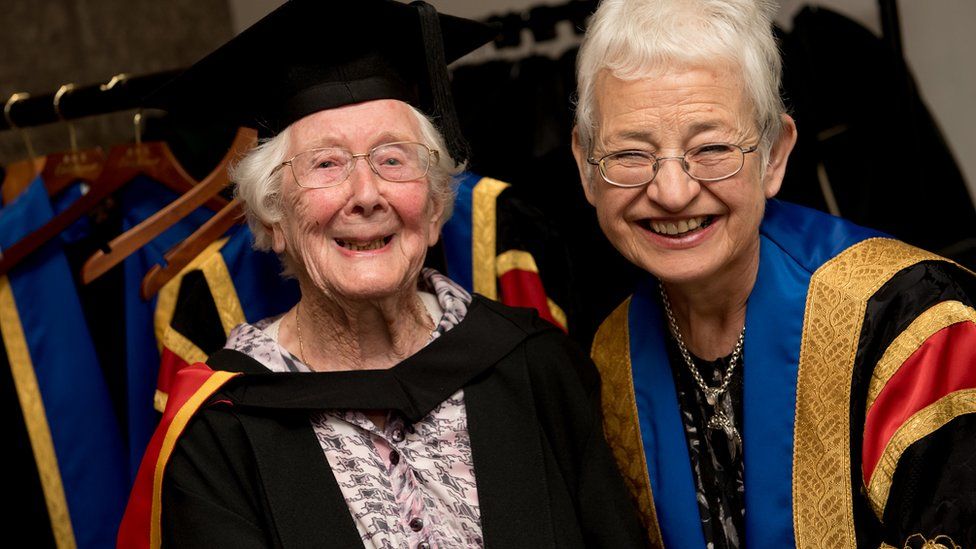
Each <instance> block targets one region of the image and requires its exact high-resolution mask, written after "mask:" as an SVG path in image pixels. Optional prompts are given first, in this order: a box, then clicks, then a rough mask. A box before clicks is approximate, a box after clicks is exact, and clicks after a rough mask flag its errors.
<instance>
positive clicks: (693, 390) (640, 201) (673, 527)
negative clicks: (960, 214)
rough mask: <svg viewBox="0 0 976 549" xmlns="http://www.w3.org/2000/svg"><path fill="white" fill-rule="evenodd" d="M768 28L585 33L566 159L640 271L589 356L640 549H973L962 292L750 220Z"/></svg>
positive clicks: (758, 188)
mask: <svg viewBox="0 0 976 549" xmlns="http://www.w3.org/2000/svg"><path fill="white" fill-rule="evenodd" d="M775 10H776V6H775V4H774V3H773V2H768V1H763V0H605V1H604V2H603V3H602V4H601V6H600V7H599V9H598V10H597V12H596V14H595V15H594V16H593V18H592V20H591V24H590V27H589V28H588V30H587V34H586V36H585V38H584V43H583V46H582V48H581V50H580V53H579V58H578V92H579V104H578V110H577V126H576V128H575V132H574V153H575V156H576V161H577V164H578V165H579V171H580V175H581V177H582V180H583V188H584V190H585V193H586V196H587V198H588V200H589V201H590V203H592V204H593V206H594V207H595V208H596V211H597V215H598V218H599V222H600V225H601V227H602V228H603V231H604V232H605V233H606V235H607V237H608V238H609V239H610V241H611V242H612V243H613V244H614V246H615V247H616V248H617V249H618V250H619V251H620V253H622V254H623V255H624V256H625V257H627V258H628V259H629V260H630V261H631V262H633V263H634V264H635V265H637V266H639V267H641V268H643V269H644V270H646V271H647V276H646V279H645V280H644V281H643V282H641V283H640V284H639V285H638V287H637V288H636V290H635V292H634V294H633V295H632V297H631V298H629V299H628V300H627V301H626V302H625V303H624V304H622V305H621V306H620V307H619V308H618V309H617V310H616V311H614V312H613V313H612V314H611V315H610V317H608V318H607V320H606V321H605V322H604V324H603V325H602V326H601V328H600V330H599V332H598V334H597V337H596V339H595V341H594V346H593V357H594V359H595V360H596V362H597V366H598V367H599V369H600V372H601V375H602V378H603V383H604V386H603V387H604V388H603V394H604V398H603V403H604V407H605V411H604V413H605V417H608V418H614V421H612V422H611V421H608V422H607V435H608V438H609V439H610V442H611V446H612V447H613V450H614V453H615V455H616V457H617V458H618V462H619V463H620V466H621V468H622V470H623V471H624V473H625V478H626V480H627V481H628V484H629V486H630V488H631V491H632V495H633V496H634V497H635V499H636V500H637V501H638V502H639V503H640V506H641V511H642V516H643V518H644V522H645V526H646V527H647V529H648V532H649V535H650V537H651V540H652V542H653V544H654V545H661V544H663V545H664V546H667V547H681V548H691V547H716V548H727V547H745V546H748V547H789V546H794V545H795V546H799V547H879V546H894V547H905V546H909V547H920V546H922V545H923V544H927V543H939V544H944V546H947V547H951V546H953V543H954V544H957V546H959V545H961V546H965V547H972V546H974V544H976V526H974V525H976V520H974V519H976V473H974V471H976V467H974V465H976V457H974V456H976V368H974V364H976V324H974V321H976V311H974V309H973V301H974V299H973V298H974V296H976V280H974V278H973V276H972V273H969V272H968V271H965V270H964V269H962V268H960V267H958V266H956V265H954V264H952V263H951V262H949V261H947V260H945V259H943V258H940V257H938V256H936V255H934V254H931V253H928V252H925V251H923V250H919V249H916V248H912V247H910V246H908V245H906V244H904V243H901V242H898V241H895V240H892V239H890V238H886V237H884V235H881V234H878V233H876V232H874V231H871V230H868V229H864V228H861V227H857V226H855V225H852V224H850V223H847V222H845V221H843V220H840V219H837V218H835V217H831V216H828V215H825V214H821V213H819V212H815V211H812V210H808V209H805V208H801V207H798V206H793V205H790V204H786V203H782V202H779V201H776V200H772V198H773V196H774V195H775V194H776V192H777V191H778V190H779V188H780V184H781V183H782V181H783V177H784V173H785V170H786V164H787V159H788V157H789V154H790V152H791V150H792V147H793V144H794V142H795V140H796V131H797V130H796V125H795V124H794V122H793V120H792V119H791V118H790V117H789V116H788V115H786V114H785V113H784V108H783V103H782V101H781V99H780V97H779V82H780V58H779V54H778V51H777V48H776V44H775V41H774V38H773V33H772V28H771V20H772V16H773V14H774V13H775ZM837 85H839V86H842V85H844V84H843V82H838V83H837ZM891 115H892V116H900V113H891ZM842 130H843V129H842V128H839V129H838V131H842ZM889 161H890V162H895V163H898V162H924V161H925V159H919V158H914V157H913V156H912V152H911V150H904V151H891V158H890V159H889ZM924 184H925V182H924V181H920V182H919V185H920V187H919V192H924ZM906 222H910V220H906ZM607 276H608V280H612V277H613V274H612V273H607ZM608 397H612V398H608ZM884 544H887V545H884ZM926 546H930V545H926ZM933 546H934V545H933ZM938 546H942V545H938Z"/></svg>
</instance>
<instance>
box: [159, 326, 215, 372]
mask: <svg viewBox="0 0 976 549" xmlns="http://www.w3.org/2000/svg"><path fill="white" fill-rule="evenodd" d="M163 345H165V346H166V348H167V349H169V350H170V351H171V352H172V353H173V354H175V355H176V356H178V357H180V358H181V359H182V360H183V361H184V362H186V363H187V364H195V363H197V362H206V361H207V353H205V352H203V349H201V348H200V347H198V346H197V345H196V344H195V343H193V342H192V341H190V340H189V339H187V338H186V336H185V335H183V334H181V333H179V332H177V331H176V330H174V329H173V328H172V327H169V328H167V329H166V333H165V334H163Z"/></svg>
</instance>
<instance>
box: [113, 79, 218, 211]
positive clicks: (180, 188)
mask: <svg viewBox="0 0 976 549" xmlns="http://www.w3.org/2000/svg"><path fill="white" fill-rule="evenodd" d="M116 77H118V75H116ZM132 125H133V128H134V130H135V141H134V142H133V143H129V144H127V145H116V146H115V147H112V149H111V150H109V153H108V160H106V161H105V168H104V169H103V170H102V175H101V176H99V178H98V184H100V185H110V186H113V187H118V186H120V184H123V183H126V182H128V181H131V180H133V179H135V178H136V177H137V176H139V175H145V176H147V177H149V178H150V179H152V180H153V181H155V182H157V183H161V184H162V185H163V186H164V187H166V188H168V189H170V190H171V191H173V192H175V193H177V194H184V193H186V192H189V191H190V190H191V189H193V188H194V187H195V186H196V185H197V182H196V180H195V179H193V177H191V176H190V174H188V173H186V170H185V169H183V166H181V165H180V162H179V160H177V159H176V156H174V155H173V151H172V150H171V149H170V148H169V145H167V144H166V142H165V141H148V142H145V143H143V141H142V131H141V130H142V112H141V111H140V112H137V113H136V114H135V116H133V117H132ZM226 205H227V200H226V199H225V198H223V197H222V196H219V195H217V196H213V197H211V198H210V199H209V200H208V201H207V203H206V206H207V207H208V208H210V209H212V210H213V211H215V212H218V211H220V210H221V209H222V208H224V206H226Z"/></svg>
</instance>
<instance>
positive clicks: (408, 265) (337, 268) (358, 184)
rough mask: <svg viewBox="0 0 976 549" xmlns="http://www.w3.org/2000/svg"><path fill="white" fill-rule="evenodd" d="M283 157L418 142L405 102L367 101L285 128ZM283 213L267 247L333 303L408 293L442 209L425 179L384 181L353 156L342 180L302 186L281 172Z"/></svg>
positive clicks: (416, 128) (433, 239) (435, 233)
mask: <svg viewBox="0 0 976 549" xmlns="http://www.w3.org/2000/svg"><path fill="white" fill-rule="evenodd" d="M288 131H289V132H291V133H290V143H291V147H290V151H289V155H288V157H289V158H290V157H292V156H294V155H296V154H298V153H300V152H303V151H306V150H308V149H311V148H316V147H340V148H344V149H347V150H349V151H351V152H353V153H363V152H367V151H369V150H370V149H372V148H373V147H376V146H377V145H382V144H384V143H391V142H395V141H417V142H422V141H423V139H422V138H421V135H420V129H419V124H418V122H417V118H416V117H415V116H414V115H413V113H412V112H411V111H410V108H409V107H408V106H407V105H406V103H403V102H400V101H394V100H380V101H369V102H365V103H358V104H355V105H349V106H345V107H340V108H336V109H329V110H325V111H320V112H317V113H315V114H311V115H309V116H306V117H305V118H302V119H301V120H299V121H297V122H295V123H294V124H292V125H291V126H290V128H289V130H288ZM282 177H283V178H284V179H283V181H282V185H281V193H282V211H283V216H282V219H281V221H280V222H278V223H275V224H274V225H273V226H272V228H271V229H272V241H273V248H274V250H275V251H276V252H277V253H279V254H281V253H285V254H287V255H288V257H289V258H290V259H291V261H292V263H293V264H294V265H295V267H296V270H297V271H299V275H298V276H299V278H300V280H302V282H309V283H311V284H312V285H313V286H314V287H316V288H318V289H319V290H321V291H322V292H324V293H325V294H326V295H327V296H330V297H332V298H333V299H342V300H372V299H381V298H384V297H391V296H394V295H396V294H398V293H401V292H405V291H410V292H413V291H416V284H417V277H418V275H419V273H420V268H421V267H422V266H423V262H424V257H425V255H426V253H427V248H428V247H429V246H432V245H434V244H435V243H436V242H437V238H438V234H439V229H440V215H441V212H442V211H443V208H442V207H440V205H438V204H434V203H433V201H432V200H431V194H430V189H429V183H428V180H427V178H426V177H425V178H423V179H419V180H416V181H407V182H399V183H392V182H389V181H384V180H383V179H380V178H379V176H377V175H376V174H375V173H373V172H372V171H371V170H370V168H369V165H368V163H367V162H366V160H365V158H360V159H358V161H357V162H356V165H355V167H354V169H353V171H352V173H350V174H349V177H348V179H346V180H345V181H344V182H343V183H341V184H339V185H337V186H335V187H329V188H325V189H305V188H302V187H299V186H298V185H297V183H296V182H295V179H294V176H293V175H292V171H291V170H288V169H286V170H284V171H283V175H282Z"/></svg>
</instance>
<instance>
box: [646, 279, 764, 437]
mask: <svg viewBox="0 0 976 549" xmlns="http://www.w3.org/2000/svg"><path fill="white" fill-rule="evenodd" d="M658 288H659V289H660V290H661V302H662V303H663V304H664V313H665V314H666V315H667V317H668V325H669V327H670V328H671V335H672V336H673V337H674V340H675V341H676V342H677V343H678V350H679V351H681V357H682V358H684V360H685V364H686V365H687V366H688V370H689V371H690V372H691V377H693V378H694V379H695V383H696V384H697V385H698V388H699V389H701V392H702V393H703V394H704V395H705V401H706V402H708V404H709V406H711V407H712V416H711V417H710V418H708V422H707V423H706V426H707V427H708V428H709V429H714V430H719V429H721V430H722V431H725V435H726V436H727V437H728V438H730V439H734V440H735V441H736V442H737V443H739V444H741V443H742V437H741V436H739V431H738V429H736V428H735V422H734V421H732V418H730V417H729V416H728V415H726V413H725V411H723V410H719V409H717V406H718V401H719V397H721V396H722V395H723V394H725V391H726V390H728V388H729V383H731V382H732V374H733V373H734V372H735V367H736V365H737V364H738V363H739V362H740V359H741V358H742V345H743V343H744V342H745V339H746V326H745V324H743V325H742V331H741V332H739V340H738V341H736V342H735V348H734V349H732V357H731V358H729V366H728V368H727V369H726V370H725V374H724V375H722V376H721V378H722V381H721V383H719V385H718V387H709V386H708V384H707V383H705V380H704V379H703V378H702V376H701V374H700V373H699V372H698V367H697V366H695V361H694V360H693V359H692V358H691V353H689V352H688V348H687V347H685V340H684V338H682V337H681V331H680V330H679V329H678V322H677V321H676V320H675V319H674V313H673V312H672V311H671V301H670V300H668V293H667V292H666V291H664V284H661V283H659V284H658Z"/></svg>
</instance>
